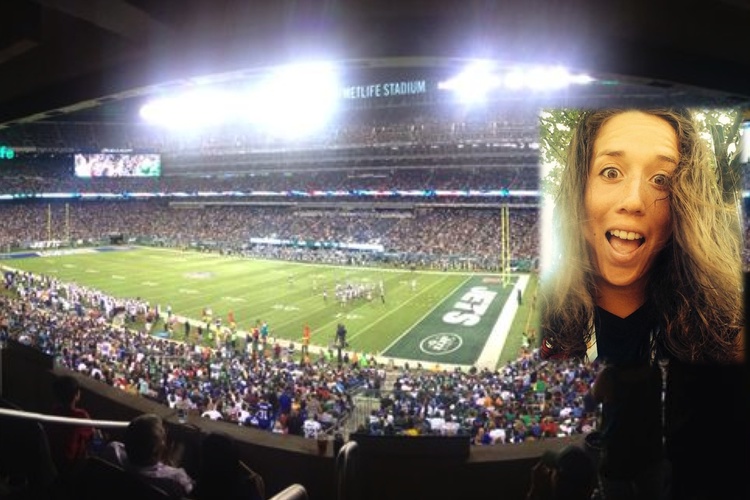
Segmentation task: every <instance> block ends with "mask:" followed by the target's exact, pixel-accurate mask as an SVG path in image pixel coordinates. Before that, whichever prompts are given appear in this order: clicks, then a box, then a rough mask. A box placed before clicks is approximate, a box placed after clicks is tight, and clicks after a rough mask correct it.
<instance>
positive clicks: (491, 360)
mask: <svg viewBox="0 0 750 500" xmlns="http://www.w3.org/2000/svg"><path fill="white" fill-rule="evenodd" d="M528 284H529V275H528V274H523V275H520V276H519V277H518V281H517V282H516V285H515V286H514V287H513V291H512V292H511V293H510V294H509V295H508V299H507V300H506V302H505V306H504V307H503V310H502V312H501V313H500V316H498V318H497V322H495V326H494V327H492V332H490V335H489V337H487V342H486V343H485V344H484V349H482V352H481V353H480V354H479V357H478V358H477V360H476V362H475V365H476V366H477V368H480V369H481V368H487V369H490V370H494V369H495V367H496V366H497V360H498V359H500V354H501V353H502V352H503V347H505V340H506V339H507V338H508V333H509V332H510V327H511V326H512V325H513V318H515V317H516V312H518V301H517V300H516V294H517V293H518V290H520V293H521V294H523V293H524V291H525V290H526V286H527V285H528Z"/></svg>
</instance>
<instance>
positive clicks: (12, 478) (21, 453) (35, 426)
mask: <svg viewBox="0 0 750 500" xmlns="http://www.w3.org/2000/svg"><path fill="white" fill-rule="evenodd" d="M0 407H2V408H8V409H12V410H22V409H21V408H20V407H18V406H17V405H16V404H14V403H12V402H10V401H8V400H5V399H0ZM0 477H2V478H4V481H5V484H6V486H7V487H8V488H10V489H11V491H26V492H29V493H32V494H33V493H35V492H40V491H45V490H46V489H48V488H50V487H52V485H53V484H54V483H55V481H56V480H57V477H58V474H57V469H56V468H55V465H54V462H53V461H52V453H51V452H50V447H49V441H48V440H47V434H46V432H45V430H44V427H43V426H42V424H41V423H39V422H36V421H33V420H25V419H19V418H15V417H0Z"/></svg>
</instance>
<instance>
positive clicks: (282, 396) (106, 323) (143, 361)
mask: <svg viewBox="0 0 750 500" xmlns="http://www.w3.org/2000/svg"><path fill="white" fill-rule="evenodd" d="M3 281H4V286H5V288H6V289H8V290H10V291H13V292H15V293H17V294H18V297H19V298H13V297H8V296H3V297H0V334H2V336H4V337H10V338H14V339H16V340H18V341H19V342H22V343H24V344H27V345H31V346H34V347H36V348H38V349H40V350H41V351H43V352H45V353H47V354H49V355H51V356H53V357H54V358H55V362H56V364H57V365H58V366H63V367H66V368H69V369H71V370H74V371H76V372H79V373H82V374H85V375H88V376H91V377H93V378H95V379H97V380H100V381H102V382H104V383H106V384H108V385H110V386H114V387H117V388H119V389H122V390H124V391H126V392H128V393H131V394H133V395H141V396H144V397H149V398H151V399H154V400H156V401H158V402H161V403H163V404H165V405H169V406H170V407H171V408H174V409H175V410H185V411H188V412H193V413H195V414H198V415H203V416H206V417H208V418H214V419H222V420H225V421H229V422H235V423H238V424H242V425H248V426H254V427H258V428H261V429H266V430H269V431H274V432H279V433H290V434H298V435H304V434H305V433H304V428H303V427H304V425H305V422H306V421H307V420H313V421H316V422H318V423H319V424H320V428H321V430H326V429H328V428H331V427H332V426H334V425H335V424H336V423H337V422H338V421H339V420H341V419H342V418H344V417H345V416H346V415H347V414H348V412H349V411H350V410H351V405H352V402H351V396H350V393H351V391H352V390H353V389H354V388H358V387H363V388H379V387H380V384H382V380H383V378H384V373H383V368H382V367H377V366H374V367H370V366H369V365H366V364H365V363H358V364H356V365H351V364H342V365H340V366H339V365H337V364H335V363H331V362H330V360H329V361H327V358H326V357H325V356H324V355H322V354H321V356H320V357H319V359H317V360H311V359H293V357H292V356H291V355H282V356H278V357H277V356H274V355H272V354H271V350H270V348H269V349H267V350H265V352H266V353H267V354H268V355H267V356H266V355H257V354H253V355H251V354H248V353H247V350H246V349H237V350H234V349H232V348H231V347H230V346H229V345H223V346H221V348H219V349H212V348H209V347H206V346H204V345H199V344H194V343H177V342H173V341H168V340H164V339H161V338H159V337H156V336H152V335H149V334H147V333H145V331H141V332H138V331H134V330H131V329H129V328H127V327H126V326H124V325H123V324H119V326H117V325H116V322H113V319H114V317H115V316H116V315H117V314H119V313H120V311H121V310H122V308H120V307H115V308H114V309H111V312H110V313H109V314H107V313H106V310H105V309H104V308H101V307H100V306H99V303H100V302H116V301H117V300H118V299H114V298H111V297H106V298H105V296H104V295H103V294H100V293H98V292H95V291H92V290H86V293H76V292H77V291H79V287H77V286H74V285H68V284H64V283H60V282H58V281H56V280H55V279H51V278H46V277H40V276H35V275H32V274H30V273H21V272H6V273H5V275H4V280H3ZM94 296H96V297H98V300H92V298H93V297H94ZM119 300H123V299H119ZM135 302H137V303H140V301H137V300H136V301H135ZM125 309H128V308H125ZM134 310H136V311H137V308H136V309H134ZM266 403H267V404H266Z"/></svg>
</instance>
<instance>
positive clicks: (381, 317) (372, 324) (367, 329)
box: [328, 276, 471, 352]
mask: <svg viewBox="0 0 750 500" xmlns="http://www.w3.org/2000/svg"><path fill="white" fill-rule="evenodd" d="M470 279H471V276H470V277H468V278H466V279H465V280H464V281H463V282H462V283H461V284H460V285H458V286H459V287H460V286H463V284H464V283H466V282H467V281H468V280H470ZM440 283H441V282H440V281H436V282H434V283H433V284H431V285H429V286H428V287H426V288H424V289H420V290H419V292H417V294H416V295H414V296H413V297H412V298H411V299H409V300H407V301H406V302H403V303H402V304H401V305H400V306H398V307H397V308H396V309H393V310H391V311H388V312H387V313H386V314H382V315H380V316H379V319H378V320H376V321H373V322H371V323H370V325H369V326H368V327H367V328H364V329H362V330H360V331H358V332H357V333H355V334H353V335H352V336H351V337H348V338H352V339H355V338H357V337H358V336H360V335H362V334H363V333H364V332H366V331H369V330H370V329H372V328H373V327H374V326H375V325H376V324H378V323H380V321H381V320H383V319H384V318H387V317H388V316H391V315H392V314H395V313H396V312H398V311H400V310H401V308H403V307H404V306H406V305H407V304H409V303H411V302H412V301H414V300H416V299H417V298H419V296H420V295H422V294H423V293H426V292H428V291H429V290H430V289H432V288H433V287H435V286H437V285H439V284H440ZM455 290H456V288H454V289H453V290H452V291H451V292H450V294H449V296H450V295H452V294H453V292H454V291H455ZM443 302H445V299H444V300H442V301H441V302H439V303H438V305H440V304H442V303H443ZM366 305H367V304H362V305H361V306H358V308H359V307H364V306H366ZM435 307H437V306H435ZM435 307H433V308H432V309H431V310H430V311H428V312H427V314H425V315H424V316H422V317H421V318H419V319H418V320H417V322H416V323H414V324H413V325H412V326H410V327H409V328H408V329H407V330H406V331H405V332H404V333H407V332H409V331H410V330H412V329H413V328H414V327H415V326H417V325H418V324H419V323H420V322H421V321H422V320H423V319H424V318H425V317H427V315H429V314H430V313H431V312H432V311H433V310H435ZM333 323H334V322H330V323H328V324H331V325H332V324H333ZM402 336H403V334H402ZM399 338H400V337H399ZM396 340H398V339H396ZM394 342H395V341H394ZM390 346H391V344H389V345H388V346H387V347H386V349H387V348H389V347H390ZM384 350H385V349H382V350H381V352H383V351H384Z"/></svg>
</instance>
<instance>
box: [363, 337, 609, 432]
mask: <svg viewBox="0 0 750 500" xmlns="http://www.w3.org/2000/svg"><path fill="white" fill-rule="evenodd" d="M596 372H597V370H596V367H595V366H591V365H589V366H586V365H584V364H582V363H580V362H577V361H566V362H564V363H548V362H546V361H542V360H541V359H540V357H539V355H538V351H537V350H524V352H523V353H522V355H521V356H520V357H519V359H517V360H515V361H512V362H510V363H508V364H506V366H504V367H502V368H501V369H499V370H494V371H493V370H489V369H482V370H479V371H477V370H476V369H471V370H468V371H467V370H463V371H462V370H456V371H452V372H446V371H437V372H435V371H429V370H427V371H426V370H421V369H419V370H410V369H408V368H407V369H403V370H402V371H400V373H398V375H397V378H396V382H395V383H394V387H393V392H392V393H391V394H389V395H388V396H386V397H384V398H383V399H382V400H381V403H380V408H379V409H378V410H373V411H372V414H371V416H370V420H369V422H367V423H366V424H365V425H363V426H362V428H361V431H363V432H368V433H372V434H378V435H380V434H385V435H389V434H390V435H394V434H398V435H421V434H439V435H456V434H465V435H469V436H471V439H472V442H473V443H474V444H476V445H489V444H505V443H521V442H524V441H528V440H534V439H542V438H547V437H563V436H570V435H573V434H587V433H589V432H591V431H593V430H594V429H595V427H596V418H597V417H596V404H595V403H594V402H593V400H592V399H591V397H590V396H589V388H590V387H591V384H592V383H593V381H594V378H595V375H596Z"/></svg>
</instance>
